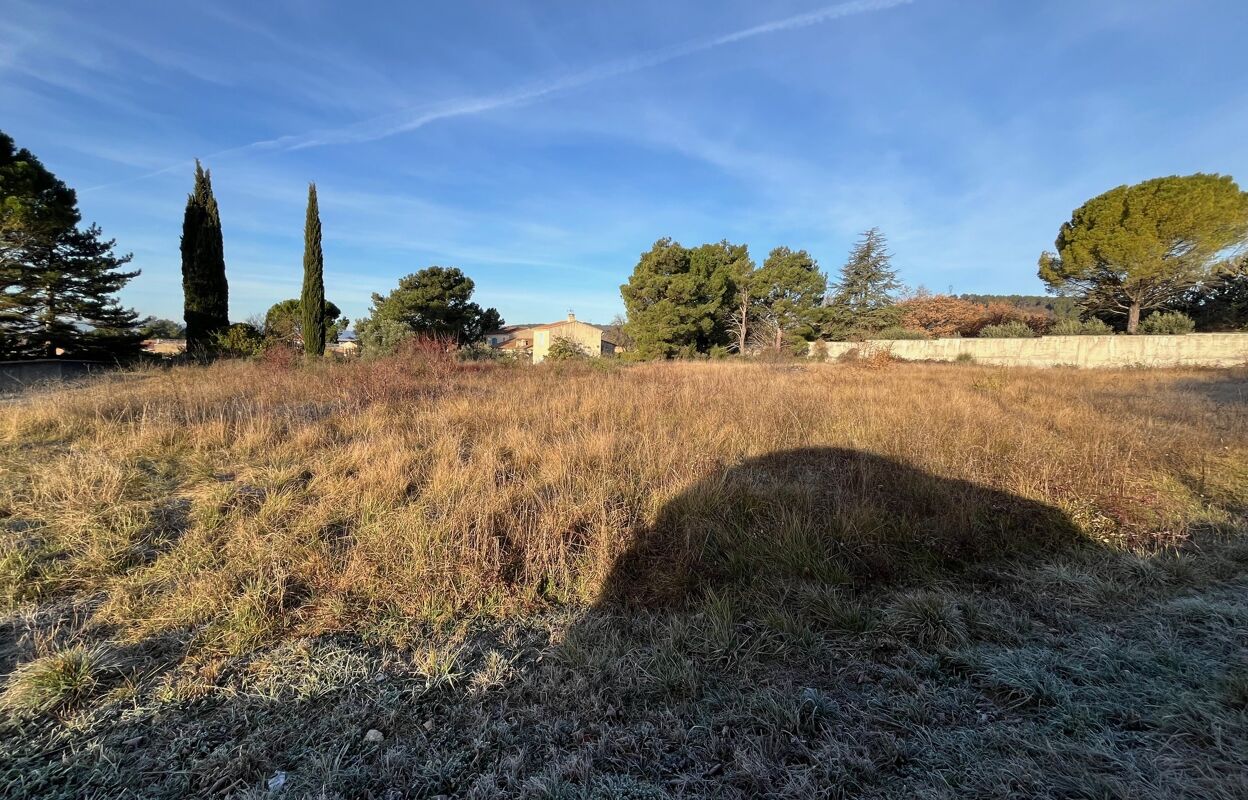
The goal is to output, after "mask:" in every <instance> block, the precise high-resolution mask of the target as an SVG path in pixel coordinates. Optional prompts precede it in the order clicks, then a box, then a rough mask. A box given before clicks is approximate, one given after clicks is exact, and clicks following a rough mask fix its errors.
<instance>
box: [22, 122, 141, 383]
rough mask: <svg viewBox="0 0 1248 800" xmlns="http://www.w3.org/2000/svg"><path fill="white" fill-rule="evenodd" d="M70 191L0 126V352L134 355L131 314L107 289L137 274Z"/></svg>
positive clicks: (135, 342) (135, 335) (137, 336)
mask: <svg viewBox="0 0 1248 800" xmlns="http://www.w3.org/2000/svg"><path fill="white" fill-rule="evenodd" d="M80 222H81V215H80V214H79V212H78V200H77V196H76V195H75V194H74V191H73V190H72V189H70V188H69V187H67V186H66V185H65V184H64V183H63V182H62V181H60V180H59V179H57V177H56V176H55V175H53V174H52V173H51V172H50V171H48V169H47V168H46V167H44V166H43V164H42V163H40V162H39V159H37V158H36V157H35V156H34V155H33V154H31V153H30V151H28V150H25V149H21V150H19V149H17V148H16V146H15V143H14V141H13V139H12V138H11V137H9V136H7V135H5V134H4V133H2V132H0V358H35V357H54V356H57V355H66V356H72V357H77V358H92V359H118V358H127V357H131V356H134V355H136V354H137V353H138V350H139V341H140V340H141V338H142V337H141V334H140V333H139V331H138V325H137V323H138V314H136V313H135V312H134V311H132V310H130V309H126V308H123V307H122V306H121V305H120V304H119V303H118V302H117V299H116V298H115V297H114V295H115V294H116V293H117V292H118V291H119V290H120V289H121V288H122V287H124V286H125V285H126V284H127V283H129V282H130V280H131V279H133V278H134V277H135V276H136V275H138V274H139V273H138V272H137V271H136V272H126V271H123V270H122V269H121V268H122V267H123V266H124V265H126V264H127V263H129V262H130V259H131V256H130V255H128V254H127V255H118V254H116V253H115V252H114V248H115V247H116V242H114V241H112V240H108V239H104V238H103V234H102V232H101V231H100V229H99V228H98V227H97V226H95V225H91V226H88V227H86V228H83V227H81V226H80V224H79V223H80Z"/></svg>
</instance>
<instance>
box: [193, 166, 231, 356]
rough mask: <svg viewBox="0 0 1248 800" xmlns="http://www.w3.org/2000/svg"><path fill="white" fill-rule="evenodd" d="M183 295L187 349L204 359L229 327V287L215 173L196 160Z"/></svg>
mask: <svg viewBox="0 0 1248 800" xmlns="http://www.w3.org/2000/svg"><path fill="white" fill-rule="evenodd" d="M182 294H183V298H184V309H185V316H186V352H187V354H189V355H191V356H194V357H197V358H204V357H207V356H209V355H211V354H212V353H213V351H214V349H215V342H216V338H217V336H219V335H220V334H222V333H224V332H225V330H226V329H227V328H228V327H230V317H229V314H230V289H229V284H228V283H227V282H226V279H225V249H224V244H223V243H222V240H221V214H220V211H219V210H218V209H217V199H216V198H215V197H214V196H213V194H212V175H211V174H210V173H209V172H208V171H206V170H205V169H204V168H203V167H202V166H200V163H199V162H198V161H196V162H195V189H194V191H192V192H191V194H190V196H189V197H187V199H186V214H185V216H184V217H183V219H182Z"/></svg>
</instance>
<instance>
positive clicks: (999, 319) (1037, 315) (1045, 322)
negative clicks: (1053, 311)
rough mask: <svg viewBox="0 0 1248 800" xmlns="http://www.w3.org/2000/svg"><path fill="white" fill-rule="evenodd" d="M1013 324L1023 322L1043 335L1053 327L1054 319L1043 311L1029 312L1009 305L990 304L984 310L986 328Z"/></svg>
mask: <svg viewBox="0 0 1248 800" xmlns="http://www.w3.org/2000/svg"><path fill="white" fill-rule="evenodd" d="M1011 322H1021V323H1023V324H1024V325H1026V326H1027V327H1028V328H1031V329H1032V330H1033V331H1035V332H1036V333H1040V334H1043V333H1045V332H1046V331H1048V330H1049V328H1051V327H1052V326H1053V317H1051V316H1049V315H1048V314H1047V313H1045V312H1043V311H1027V310H1025V309H1021V308H1019V307H1018V306H1012V305H1010V304H1009V303H1000V302H998V303H989V304H988V306H986V307H985V308H984V314H983V325H984V327H987V326H989V325H1005V324H1008V323H1011Z"/></svg>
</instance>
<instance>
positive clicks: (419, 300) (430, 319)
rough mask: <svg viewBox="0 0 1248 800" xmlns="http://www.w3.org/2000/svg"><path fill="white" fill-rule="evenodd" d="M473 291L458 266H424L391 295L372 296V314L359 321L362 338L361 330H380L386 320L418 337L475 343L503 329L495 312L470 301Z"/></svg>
mask: <svg viewBox="0 0 1248 800" xmlns="http://www.w3.org/2000/svg"><path fill="white" fill-rule="evenodd" d="M475 288H476V284H474V283H473V281H472V278H469V277H468V276H467V275H465V274H464V273H463V271H462V270H460V269H459V268H458V267H426V268H425V269H422V270H421V271H420V272H417V273H415V274H413V275H408V276H406V277H404V278H401V279H400V280H399V286H398V288H397V289H395V290H394V291H393V292H391V293H390V294H388V295H382V294H377V293H374V294H373V308H372V312H371V314H370V315H369V317H368V318H367V319H365V320H360V330H361V335H363V333H362V331H363V330H364V328H368V329H369V330H374V329H380V328H379V323H381V322H383V321H388V322H398V323H402V324H403V325H404V326H406V327H407V329H408V330H410V331H411V332H412V333H414V334H417V335H424V336H446V337H450V338H452V339H454V340H455V343H456V344H459V345H470V344H475V343H477V342H479V341H481V339H483V338H484V337H485V333H486V331H492V330H496V329H498V328H501V327H502V326H503V318H502V316H501V315H499V313H498V310H497V309H494V308H486V309H482V308H481V306H479V305H477V304H476V303H474V302H472V292H473V290H474V289H475ZM392 327H393V326H392Z"/></svg>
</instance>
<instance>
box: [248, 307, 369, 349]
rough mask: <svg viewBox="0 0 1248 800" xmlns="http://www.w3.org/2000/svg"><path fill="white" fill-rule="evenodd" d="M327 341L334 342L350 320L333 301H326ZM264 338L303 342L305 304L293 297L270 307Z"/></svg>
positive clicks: (266, 313) (266, 315) (265, 315)
mask: <svg viewBox="0 0 1248 800" xmlns="http://www.w3.org/2000/svg"><path fill="white" fill-rule="evenodd" d="M324 318H325V341H326V342H334V341H337V340H338V335H339V334H340V333H342V332H343V331H345V330H346V329H347V325H349V324H350V320H348V319H347V318H346V317H344V316H342V310H341V309H339V308H338V306H337V305H335V304H334V302H333V301H332V300H326V301H325V317H324ZM264 337H265V338H266V339H277V340H281V341H286V342H296V341H303V304H302V303H301V302H299V298H297V297H292V298H290V299H289V300H283V301H281V302H280V303H274V304H273V305H271V306H269V310H268V311H266V312H265V314H264Z"/></svg>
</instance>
